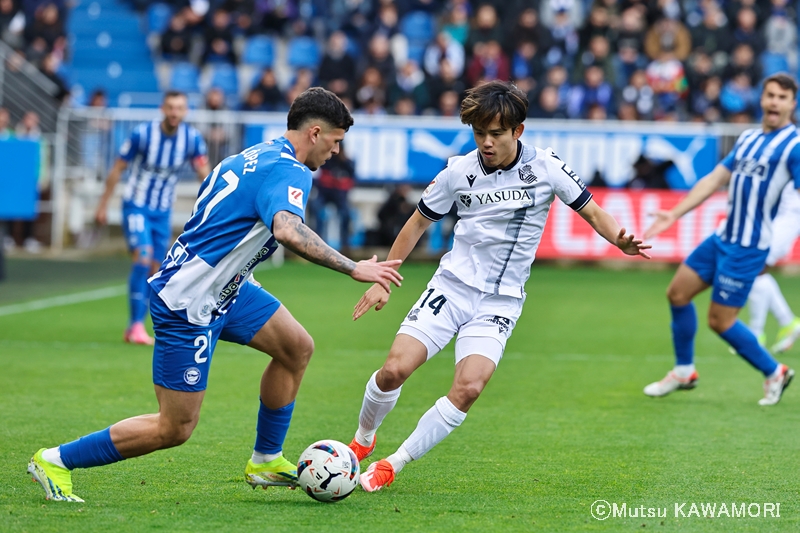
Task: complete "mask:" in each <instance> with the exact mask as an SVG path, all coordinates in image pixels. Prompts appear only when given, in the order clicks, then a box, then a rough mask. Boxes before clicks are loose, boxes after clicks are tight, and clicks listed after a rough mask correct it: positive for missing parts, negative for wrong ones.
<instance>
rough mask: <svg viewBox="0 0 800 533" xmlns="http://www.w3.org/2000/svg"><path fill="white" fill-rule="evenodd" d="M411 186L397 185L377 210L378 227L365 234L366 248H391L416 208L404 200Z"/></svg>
mask: <svg viewBox="0 0 800 533" xmlns="http://www.w3.org/2000/svg"><path fill="white" fill-rule="evenodd" d="M410 193H411V186H410V185H408V184H405V183H402V184H400V185H397V186H396V187H395V188H394V189H393V190H392V192H391V193H390V194H389V197H388V198H387V199H386V201H385V202H383V204H382V205H381V207H380V209H378V227H377V228H375V229H373V230H369V231H368V232H367V239H366V240H367V245H368V246H391V245H392V243H393V242H394V240H395V238H396V237H397V234H398V233H400V230H401V229H402V228H403V226H404V225H405V223H406V222H407V221H408V219H409V218H410V217H411V215H412V214H413V213H414V209H416V206H415V205H414V204H412V203H411V202H409V201H408V199H407V198H406V197H407V196H408V194H410Z"/></svg>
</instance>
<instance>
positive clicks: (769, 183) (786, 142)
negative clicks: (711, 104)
mask: <svg viewBox="0 0 800 533" xmlns="http://www.w3.org/2000/svg"><path fill="white" fill-rule="evenodd" d="M721 163H722V164H723V165H725V167H726V168H728V169H729V170H730V171H731V181H730V183H729V185H728V215H727V219H726V220H725V221H724V222H723V224H721V225H720V227H719V228H718V229H717V235H718V236H719V238H720V240H722V241H723V242H728V243H731V244H738V245H739V246H742V247H744V248H758V249H759V250H767V249H769V246H770V242H771V240H772V219H774V218H775V215H776V214H777V212H778V205H779V203H780V199H781V193H782V192H783V190H784V188H785V187H786V184H787V183H789V182H793V183H794V188H796V189H797V188H800V133H798V131H797V128H796V127H795V126H794V124H789V125H788V126H786V127H784V128H781V129H779V130H775V131H771V132H769V133H764V131H763V130H762V129H761V128H757V129H751V130H747V131H745V132H744V133H742V134H741V135H740V136H739V139H738V140H737V141H736V145H735V146H734V147H733V150H731V152H730V153H729V154H728V155H727V156H726V157H725V159H723V160H722V162H721Z"/></svg>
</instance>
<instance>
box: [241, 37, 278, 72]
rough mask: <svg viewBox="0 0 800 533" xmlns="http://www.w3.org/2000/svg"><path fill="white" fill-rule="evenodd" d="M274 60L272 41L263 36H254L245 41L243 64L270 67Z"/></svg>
mask: <svg viewBox="0 0 800 533" xmlns="http://www.w3.org/2000/svg"><path fill="white" fill-rule="evenodd" d="M274 59H275V51H274V49H273V46H272V39H270V38H269V37H267V36H265V35H256V36H254V37H251V38H250V39H248V40H247V43H246V44H245V46H244V62H245V63H247V64H248V65H257V66H259V67H271V66H272V62H273V61H274Z"/></svg>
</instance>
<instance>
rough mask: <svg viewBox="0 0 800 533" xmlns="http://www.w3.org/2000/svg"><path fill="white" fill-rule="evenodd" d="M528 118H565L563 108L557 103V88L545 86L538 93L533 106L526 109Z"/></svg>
mask: <svg viewBox="0 0 800 533" xmlns="http://www.w3.org/2000/svg"><path fill="white" fill-rule="evenodd" d="M528 116H529V117H530V118H567V115H566V113H565V112H564V110H563V106H561V105H560V103H559V97H558V88H556V87H555V86H553V85H545V86H544V87H542V90H541V91H539V93H538V95H537V97H536V99H535V100H533V105H531V106H530V107H529V108H528Z"/></svg>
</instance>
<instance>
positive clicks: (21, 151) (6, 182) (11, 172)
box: [0, 139, 40, 220]
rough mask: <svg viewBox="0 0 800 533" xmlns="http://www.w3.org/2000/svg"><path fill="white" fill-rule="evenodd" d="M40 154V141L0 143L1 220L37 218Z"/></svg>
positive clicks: (11, 140) (8, 141) (13, 140)
mask: <svg viewBox="0 0 800 533" xmlns="http://www.w3.org/2000/svg"><path fill="white" fill-rule="evenodd" d="M39 151H40V148H39V143H38V142H37V141H19V140H16V139H9V140H7V141H0V161H2V162H3V172H0V219H6V220H11V219H13V220H19V219H23V220H32V219H34V218H36V215H37V211H36V202H37V201H38V199H39V192H38V190H37V188H36V186H37V182H38V181H39Z"/></svg>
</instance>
